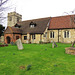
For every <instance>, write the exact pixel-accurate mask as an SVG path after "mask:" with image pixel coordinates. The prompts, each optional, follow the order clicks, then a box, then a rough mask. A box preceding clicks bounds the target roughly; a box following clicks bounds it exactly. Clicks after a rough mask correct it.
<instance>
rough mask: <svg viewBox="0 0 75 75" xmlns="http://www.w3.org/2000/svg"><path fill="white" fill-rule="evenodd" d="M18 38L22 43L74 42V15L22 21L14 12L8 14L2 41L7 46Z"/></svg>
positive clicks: (20, 16)
mask: <svg viewBox="0 0 75 75" xmlns="http://www.w3.org/2000/svg"><path fill="white" fill-rule="evenodd" d="M19 38H20V39H21V40H22V43H39V42H52V41H55V42H61V43H71V42H73V41H74V40H75V15H67V16H58V17H47V18H40V19H33V20H27V21H22V15H20V14H18V13H16V12H11V13H8V26H7V28H6V30H5V32H4V41H5V43H6V44H7V43H10V42H15V41H16V40H17V39H19Z"/></svg>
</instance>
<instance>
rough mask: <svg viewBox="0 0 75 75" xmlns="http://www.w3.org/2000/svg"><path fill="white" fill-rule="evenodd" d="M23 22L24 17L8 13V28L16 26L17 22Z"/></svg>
mask: <svg viewBox="0 0 75 75" xmlns="http://www.w3.org/2000/svg"><path fill="white" fill-rule="evenodd" d="M20 21H22V15H20V14H18V13H16V12H11V13H8V20H7V26H10V27H12V26H14V25H15V24H16V23H17V22H20Z"/></svg>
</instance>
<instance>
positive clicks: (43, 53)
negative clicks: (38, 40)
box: [0, 43, 75, 75]
mask: <svg viewBox="0 0 75 75" xmlns="http://www.w3.org/2000/svg"><path fill="white" fill-rule="evenodd" d="M57 45H58V47H57V48H52V44H23V46H24V50H20V51H19V50H18V49H17V46H11V45H9V46H8V47H0V75H75V56H74V55H69V54H65V48H66V47H70V46H71V44H61V43H57ZM30 64H31V65H32V66H31V69H30V70H28V71H27V66H28V65H30ZM21 66H25V69H21V68H20V67H21Z"/></svg>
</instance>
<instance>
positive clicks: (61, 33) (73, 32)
mask: <svg viewBox="0 0 75 75" xmlns="http://www.w3.org/2000/svg"><path fill="white" fill-rule="evenodd" d="M50 31H54V38H50ZM64 31H69V38H64ZM58 34H59V35H58ZM58 36H59V39H58ZM48 40H49V41H50V42H51V41H55V42H61V43H71V42H73V41H74V40H75V29H61V30H59V31H58V30H48Z"/></svg>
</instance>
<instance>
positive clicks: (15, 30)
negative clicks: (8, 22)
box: [4, 26, 22, 34]
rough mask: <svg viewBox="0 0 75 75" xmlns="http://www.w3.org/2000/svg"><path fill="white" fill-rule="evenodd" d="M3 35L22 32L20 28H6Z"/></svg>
mask: <svg viewBox="0 0 75 75" xmlns="http://www.w3.org/2000/svg"><path fill="white" fill-rule="evenodd" d="M4 33H20V34H21V33H22V30H21V29H20V28H15V27H9V26H8V27H7V29H6V30H5V32H4Z"/></svg>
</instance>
